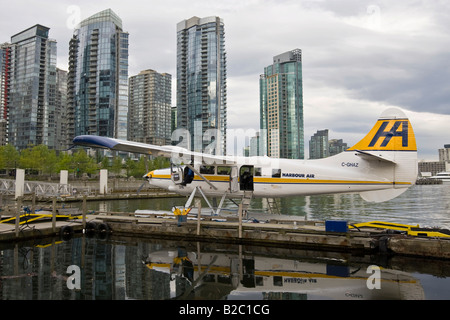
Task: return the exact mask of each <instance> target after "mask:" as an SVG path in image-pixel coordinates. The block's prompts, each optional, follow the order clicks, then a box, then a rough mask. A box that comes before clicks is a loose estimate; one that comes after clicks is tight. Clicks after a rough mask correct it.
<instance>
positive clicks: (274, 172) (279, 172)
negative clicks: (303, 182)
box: [272, 169, 281, 178]
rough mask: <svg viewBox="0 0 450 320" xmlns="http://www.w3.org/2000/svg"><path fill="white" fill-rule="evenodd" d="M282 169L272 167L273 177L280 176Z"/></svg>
mask: <svg viewBox="0 0 450 320" xmlns="http://www.w3.org/2000/svg"><path fill="white" fill-rule="evenodd" d="M280 177H281V169H272V178H280Z"/></svg>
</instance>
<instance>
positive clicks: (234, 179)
mask: <svg viewBox="0 0 450 320" xmlns="http://www.w3.org/2000/svg"><path fill="white" fill-rule="evenodd" d="M230 191H231V192H238V191H239V176H238V168H237V167H231V172H230Z"/></svg>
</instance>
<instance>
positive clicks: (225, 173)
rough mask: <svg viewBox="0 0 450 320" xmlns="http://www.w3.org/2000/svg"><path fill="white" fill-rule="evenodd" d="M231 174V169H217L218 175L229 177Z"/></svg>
mask: <svg viewBox="0 0 450 320" xmlns="http://www.w3.org/2000/svg"><path fill="white" fill-rule="evenodd" d="M230 173H231V167H217V174H220V175H223V176H227V175H230Z"/></svg>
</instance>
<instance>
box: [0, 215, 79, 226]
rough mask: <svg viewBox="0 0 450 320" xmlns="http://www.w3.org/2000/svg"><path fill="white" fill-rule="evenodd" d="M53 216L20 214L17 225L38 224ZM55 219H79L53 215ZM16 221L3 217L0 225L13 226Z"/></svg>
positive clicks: (14, 218)
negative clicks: (8, 224)
mask: <svg viewBox="0 0 450 320" xmlns="http://www.w3.org/2000/svg"><path fill="white" fill-rule="evenodd" d="M52 217H53V214H52V213H51V212H50V213H48V212H45V213H24V214H21V215H20V217H19V221H20V222H19V224H20V225H22V224H27V223H30V222H40V221H43V220H45V219H52ZM55 218H56V219H57V220H61V219H64V220H72V219H80V218H81V217H80V216H73V215H67V214H57V215H55ZM15 221H16V217H5V218H4V219H2V220H0V223H12V224H14V223H15Z"/></svg>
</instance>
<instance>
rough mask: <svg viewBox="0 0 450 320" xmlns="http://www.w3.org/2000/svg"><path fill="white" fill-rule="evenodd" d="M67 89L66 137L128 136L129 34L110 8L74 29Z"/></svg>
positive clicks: (125, 137) (122, 137)
mask: <svg viewBox="0 0 450 320" xmlns="http://www.w3.org/2000/svg"><path fill="white" fill-rule="evenodd" d="M67 90H68V93H67V95H68V96H67V99H68V117H69V121H68V122H69V123H68V130H69V132H71V133H72V134H70V133H69V140H71V139H73V137H74V136H77V135H83V134H92V135H99V136H107V137H113V138H119V139H127V117H128V33H127V32H123V30H122V20H121V19H120V18H119V17H118V16H117V15H116V14H115V13H114V12H113V11H112V10H111V9H107V10H104V11H101V12H99V13H97V14H95V15H93V16H91V17H89V18H87V19H85V20H83V21H82V22H81V23H80V24H79V25H78V26H77V28H76V29H75V30H74V33H73V37H72V39H71V40H70V43H69V73H68V82H67Z"/></svg>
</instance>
